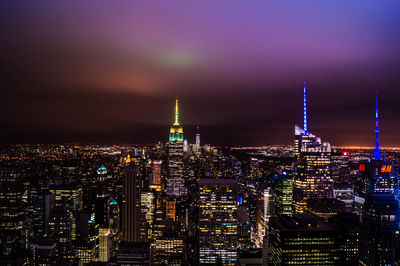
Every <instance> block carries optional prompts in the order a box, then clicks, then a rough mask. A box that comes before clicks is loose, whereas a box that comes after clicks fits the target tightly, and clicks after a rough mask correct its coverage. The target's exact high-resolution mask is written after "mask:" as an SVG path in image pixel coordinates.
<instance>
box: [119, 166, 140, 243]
mask: <svg viewBox="0 0 400 266" xmlns="http://www.w3.org/2000/svg"><path fill="white" fill-rule="evenodd" d="M141 192H142V178H141V175H140V174H139V170H138V168H137V167H136V166H135V165H134V163H130V164H129V165H128V166H127V167H126V170H125V177H124V180H123V199H122V241H126V242H141V241H144V239H143V235H142V234H143V230H145V228H144V225H143V223H144V221H143V220H142V217H141Z"/></svg>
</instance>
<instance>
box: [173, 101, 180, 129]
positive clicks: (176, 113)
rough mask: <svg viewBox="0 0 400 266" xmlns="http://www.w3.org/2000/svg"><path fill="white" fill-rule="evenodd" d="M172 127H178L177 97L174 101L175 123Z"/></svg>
mask: <svg viewBox="0 0 400 266" xmlns="http://www.w3.org/2000/svg"><path fill="white" fill-rule="evenodd" d="M174 125H179V107H178V97H176V101H175V122H174Z"/></svg>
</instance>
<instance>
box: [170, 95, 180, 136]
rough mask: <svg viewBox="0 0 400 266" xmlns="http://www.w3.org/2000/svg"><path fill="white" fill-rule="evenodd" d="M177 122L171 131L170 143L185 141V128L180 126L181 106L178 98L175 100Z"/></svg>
mask: <svg viewBox="0 0 400 266" xmlns="http://www.w3.org/2000/svg"><path fill="white" fill-rule="evenodd" d="M174 115H175V121H174V124H173V125H172V126H171V129H170V131H169V141H183V128H182V126H181V125H180V124H179V105H178V97H177V98H176V100H175V113H174Z"/></svg>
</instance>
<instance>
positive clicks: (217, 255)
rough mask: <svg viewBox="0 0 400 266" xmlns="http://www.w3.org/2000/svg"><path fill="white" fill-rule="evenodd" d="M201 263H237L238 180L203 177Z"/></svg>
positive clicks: (200, 233)
mask: <svg viewBox="0 0 400 266" xmlns="http://www.w3.org/2000/svg"><path fill="white" fill-rule="evenodd" d="M199 186H200V200H199V208H200V213H199V250H200V265H207V264H215V263H216V262H217V261H222V262H223V264H224V265H236V263H237V246H238V235H237V180H236V179H200V181H199Z"/></svg>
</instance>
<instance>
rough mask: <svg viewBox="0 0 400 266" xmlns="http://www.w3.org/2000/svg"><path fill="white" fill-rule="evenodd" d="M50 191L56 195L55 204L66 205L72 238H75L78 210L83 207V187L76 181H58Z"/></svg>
mask: <svg viewBox="0 0 400 266" xmlns="http://www.w3.org/2000/svg"><path fill="white" fill-rule="evenodd" d="M50 192H51V193H53V194H54V195H55V205H56V206H57V207H65V210H66V212H67V215H68V218H69V222H70V226H71V230H70V233H71V240H75V239H76V238H77V217H78V212H79V211H80V210H82V207H83V201H82V192H83V190H82V187H81V186H80V185H78V184H76V183H56V184H53V185H52V186H50Z"/></svg>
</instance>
